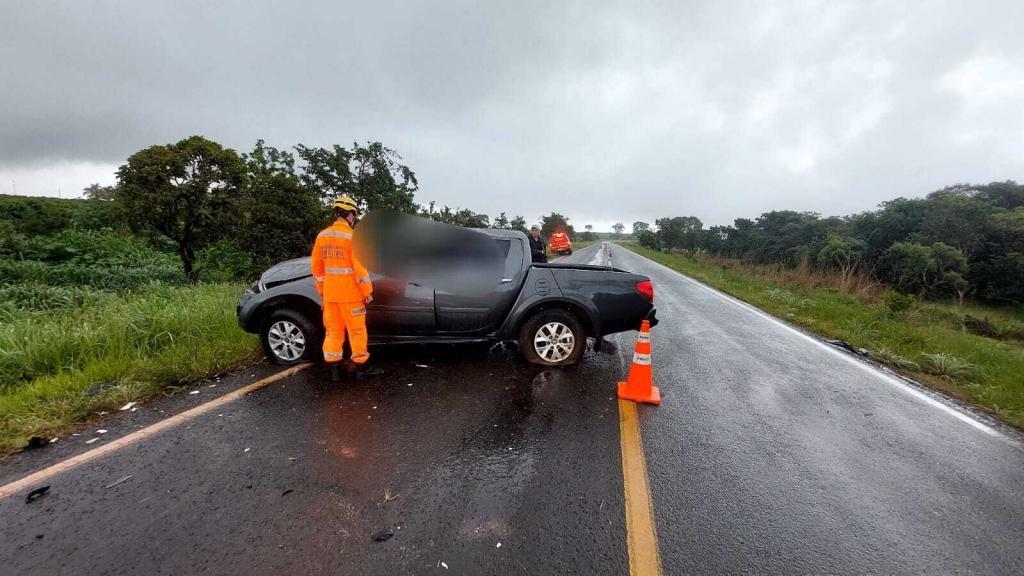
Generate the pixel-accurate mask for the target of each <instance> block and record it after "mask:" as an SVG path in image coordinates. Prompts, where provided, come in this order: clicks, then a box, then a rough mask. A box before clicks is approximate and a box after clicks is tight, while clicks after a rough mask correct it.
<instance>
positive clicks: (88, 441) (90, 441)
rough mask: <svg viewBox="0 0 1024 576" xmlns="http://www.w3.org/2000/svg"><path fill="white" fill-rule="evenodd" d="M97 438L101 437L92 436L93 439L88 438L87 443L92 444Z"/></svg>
mask: <svg viewBox="0 0 1024 576" xmlns="http://www.w3.org/2000/svg"><path fill="white" fill-rule="evenodd" d="M97 440H99V438H92V439H89V440H86V441H85V443H86V444H92V443H93V442H95V441H97Z"/></svg>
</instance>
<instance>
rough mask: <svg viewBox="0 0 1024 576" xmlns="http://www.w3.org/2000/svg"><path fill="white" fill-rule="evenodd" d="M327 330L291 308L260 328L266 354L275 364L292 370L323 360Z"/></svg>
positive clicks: (276, 312)
mask: <svg viewBox="0 0 1024 576" xmlns="http://www.w3.org/2000/svg"><path fill="white" fill-rule="evenodd" d="M322 342H323V329H322V328H320V327H319V326H318V325H317V324H314V323H313V321H312V320H310V319H309V318H307V317H306V315H305V314H303V313H301V312H298V311H295V310H291V309H288V308H285V309H282V310H277V311H275V312H273V313H272V314H270V315H269V316H268V317H267V318H266V319H265V320H264V321H263V324H262V325H261V326H260V343H261V344H262V345H263V352H264V353H266V355H267V358H269V359H270V361H271V362H273V363H274V364H280V365H282V366H291V365H294V364H301V363H303V362H315V361H317V360H320V359H322V358H323V351H322V349H321V346H322Z"/></svg>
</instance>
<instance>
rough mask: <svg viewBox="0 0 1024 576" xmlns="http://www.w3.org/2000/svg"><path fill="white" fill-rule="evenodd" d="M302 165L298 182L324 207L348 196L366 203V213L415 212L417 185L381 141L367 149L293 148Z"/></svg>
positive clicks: (409, 173) (398, 159) (395, 153)
mask: <svg viewBox="0 0 1024 576" xmlns="http://www.w3.org/2000/svg"><path fill="white" fill-rule="evenodd" d="M295 149H296V150H297V151H298V154H299V158H301V159H302V161H303V162H305V166H304V168H303V171H302V175H301V177H300V178H301V181H302V183H303V184H304V185H306V186H307V187H308V188H309V189H310V190H312V191H313V192H314V193H316V195H317V196H318V197H319V198H320V200H321V201H322V202H324V203H325V204H327V203H329V202H330V201H331V200H333V199H334V197H336V196H338V195H340V194H347V195H349V196H351V197H353V198H355V199H356V200H357V201H359V202H361V203H363V204H365V206H366V209H367V210H377V209H388V210H398V211H401V212H407V213H409V214H415V213H416V203H415V202H414V201H413V200H414V196H415V192H416V190H418V187H419V183H418V182H417V180H416V175H415V174H414V173H413V171H412V170H411V169H409V167H408V166H405V165H404V164H401V163H400V160H401V159H402V158H401V156H399V155H398V153H397V152H395V151H394V150H392V149H390V148H387V147H385V146H384V145H383V144H381V143H380V142H370V143H368V144H367V145H366V146H360V145H359V144H352V149H351V150H349V149H346V148H344V147H342V146H339V145H337V144H335V145H334V146H333V147H332V148H330V149H327V148H311V147H308V146H304V145H302V144H299V145H298V146H296V147H295Z"/></svg>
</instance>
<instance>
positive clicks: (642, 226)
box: [633, 222, 651, 235]
mask: <svg viewBox="0 0 1024 576" xmlns="http://www.w3.org/2000/svg"><path fill="white" fill-rule="evenodd" d="M650 229H651V225H650V224H648V223H647V222H633V234H634V235H639V234H640V233H641V232H647V231H648V230H650Z"/></svg>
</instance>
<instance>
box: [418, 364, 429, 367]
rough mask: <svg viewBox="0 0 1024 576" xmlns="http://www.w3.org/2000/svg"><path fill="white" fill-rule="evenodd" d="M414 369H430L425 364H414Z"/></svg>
mask: <svg viewBox="0 0 1024 576" xmlns="http://www.w3.org/2000/svg"><path fill="white" fill-rule="evenodd" d="M416 367H417V368H430V366H427V365H426V364H416Z"/></svg>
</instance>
